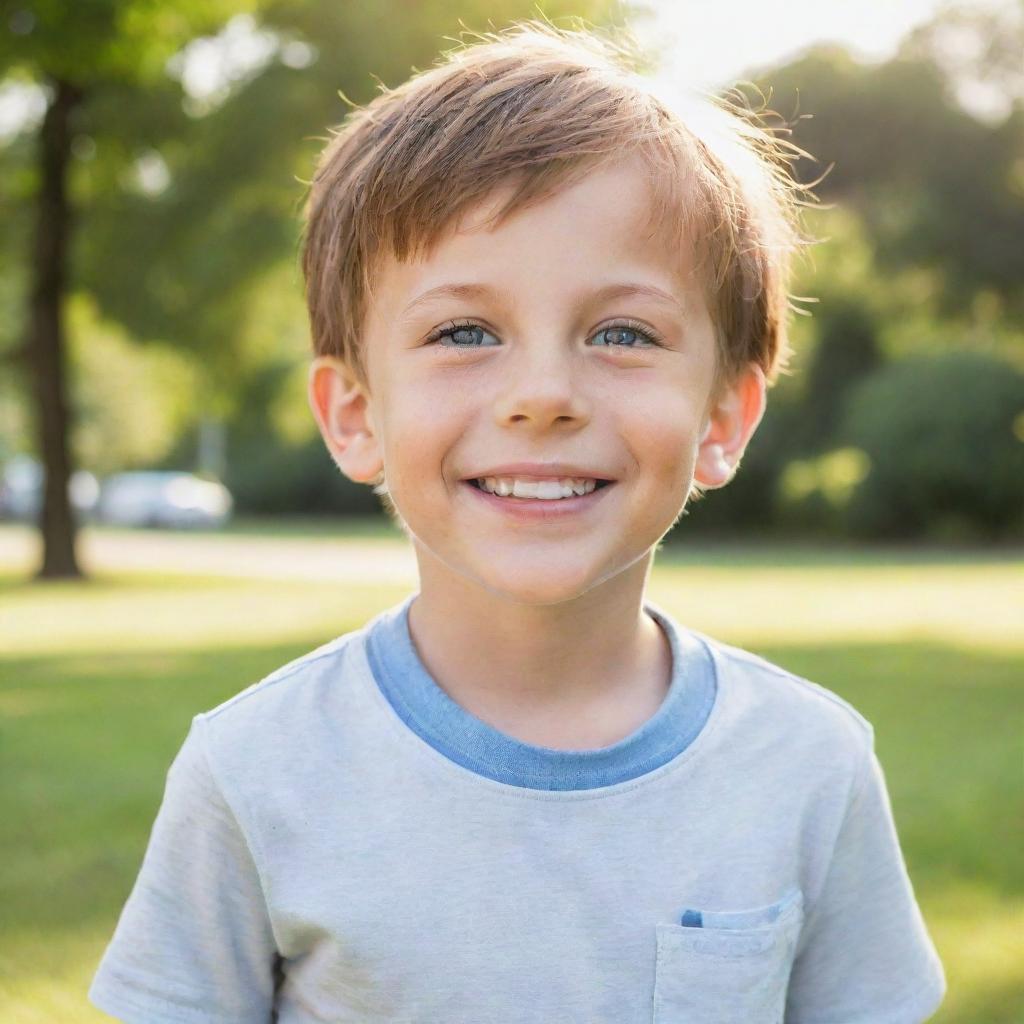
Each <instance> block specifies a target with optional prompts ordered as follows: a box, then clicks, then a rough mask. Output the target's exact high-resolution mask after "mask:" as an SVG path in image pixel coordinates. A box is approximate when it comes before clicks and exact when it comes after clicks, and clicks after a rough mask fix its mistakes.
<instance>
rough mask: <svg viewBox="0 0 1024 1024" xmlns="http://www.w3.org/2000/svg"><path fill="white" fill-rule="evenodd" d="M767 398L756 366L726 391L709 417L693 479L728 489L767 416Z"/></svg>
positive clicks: (753, 365)
mask: <svg viewBox="0 0 1024 1024" xmlns="http://www.w3.org/2000/svg"><path fill="white" fill-rule="evenodd" d="M766 395H767V384H766V382H765V377H764V372H763V371H762V369H761V367H760V366H758V365H757V364H756V363H751V364H750V365H749V366H748V367H747V369H746V370H745V371H744V372H743V373H742V374H741V376H740V377H739V378H738V379H737V380H736V381H735V382H734V383H733V384H731V385H729V386H728V387H727V388H726V389H725V390H724V391H723V393H722V395H721V397H720V398H719V399H718V401H717V402H716V403H715V404H714V407H713V408H712V409H711V412H710V413H709V415H708V421H707V424H706V425H705V427H704V429H703V431H702V436H701V440H700V444H699V445H698V447H697V464H696V466H695V467H694V474H693V476H694V480H695V481H696V482H697V483H698V484H700V485H701V486H702V487H706V488H717V487H724V486H725V485H726V484H727V483H728V482H729V481H730V480H731V479H732V478H733V476H734V475H735V473H736V468H737V466H738V465H739V462H740V459H741V458H743V453H744V451H746V447H747V444H748V443H749V441H750V439H751V437H753V435H754V431H755V430H756V429H757V427H758V424H759V423H760V422H761V418H762V416H764V410H765V402H766Z"/></svg>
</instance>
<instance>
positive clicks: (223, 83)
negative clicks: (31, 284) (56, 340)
mask: <svg viewBox="0 0 1024 1024" xmlns="http://www.w3.org/2000/svg"><path fill="white" fill-rule="evenodd" d="M946 2H947V0H856V2H854V0H635V6H637V7H640V8H642V9H645V10H646V12H647V13H646V14H645V15H641V16H638V17H637V18H635V19H634V21H633V25H634V29H635V31H636V34H637V36H638V37H639V39H640V41H641V43H643V44H644V45H645V47H647V48H649V49H651V50H652V51H654V52H655V53H660V54H661V55H662V67H661V70H660V72H659V73H658V75H657V76H656V77H657V80H658V82H659V84H660V85H661V86H662V87H663V88H665V89H668V90H674V89H676V88H680V87H681V88H696V89H709V90H715V91H717V90H719V89H721V88H723V87H726V86H731V85H733V84H734V83H735V82H736V81H737V80H739V79H741V78H743V77H744V76H747V75H750V74H752V73H753V72H755V71H756V70H757V69H758V68H759V67H762V66H769V65H775V64H779V63H782V62H784V61H786V60H788V59H790V58H792V57H795V56H796V55H797V54H799V53H800V52H801V51H803V50H805V49H807V48H808V47H809V46H812V45H814V44H815V43H818V42H823V41H834V42H838V43H841V44H843V45H844V46H846V47H847V48H848V49H850V50H851V51H852V52H853V54H854V55H855V56H856V57H858V58H860V59H862V60H885V59H886V58H887V57H889V56H891V55H892V54H893V53H894V52H895V51H896V49H897V47H898V45H899V41H900V39H901V38H902V37H903V36H904V35H905V34H906V33H907V32H908V31H909V30H910V29H912V28H914V27H915V26H917V25H920V24H922V23H923V22H925V21H928V20H929V19H930V18H931V17H932V15H933V14H935V12H936V11H937V10H938V9H939V8H941V7H942V6H945V4H946ZM1018 3H1019V0H962V2H961V3H960V4H959V6H963V7H973V8H986V9H990V8H993V7H994V8H997V9H999V8H1001V9H1006V8H1012V7H1015V6H1016V5H1017V4H1018ZM299 50H301V52H298V51H299ZM274 58H276V59H280V60H282V61H284V62H285V63H288V64H290V65H291V66H295V67H301V66H305V64H308V63H309V62H310V61H311V60H313V59H315V48H314V47H311V46H307V45H305V44H302V43H287V44H283V45H278V44H277V43H275V42H274V41H273V39H271V38H269V37H268V35H267V33H265V32H263V31H262V30H261V29H260V28H259V26H258V25H257V24H256V23H255V22H254V21H253V19H252V18H251V17H249V16H248V15H240V16H238V17H236V18H234V19H232V21H231V23H230V24H229V25H228V26H227V27H226V28H225V30H224V31H223V32H221V33H220V35H219V36H218V37H215V38H213V39H211V40H199V41H196V42H194V43H192V44H190V45H189V47H187V48H186V50H185V51H184V52H183V53H182V54H181V55H179V57H178V58H177V60H176V62H175V61H172V62H171V69H172V73H173V74H175V75H176V76H178V77H180V78H181V79H182V84H183V85H184V86H185V91H186V93H187V97H188V101H190V102H192V103H193V104H197V105H198V106H197V110H198V109H199V108H201V107H202V105H203V104H206V105H209V102H210V100H211V99H213V100H216V99H217V98H218V96H219V95H220V94H224V95H226V93H227V87H228V86H230V84H231V82H233V81H236V80H238V79H239V78H244V77H245V76H246V75H247V74H249V73H251V72H252V71H253V70H255V69H257V68H258V67H259V66H260V65H261V64H262V63H265V62H266V61H267V60H269V59H274ZM987 102H988V101H987V100H986V97H985V96H984V95H982V96H979V97H978V112H979V113H980V112H981V111H982V109H984V107H985V105H986V103H987ZM44 110H45V98H44V95H43V93H42V92H41V90H39V89H38V88H35V87H32V86H28V85H24V84H21V83H11V84H8V85H6V86H3V85H0V143H2V142H3V140H4V139H5V138H9V137H11V136H12V135H14V134H15V133H17V132H18V131H19V130H23V129H24V128H26V127H31V126H33V125H34V124H36V123H38V121H39V119H40V118H41V117H42V115H43V111H44Z"/></svg>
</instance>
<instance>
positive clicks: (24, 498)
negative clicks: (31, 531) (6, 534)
mask: <svg viewBox="0 0 1024 1024" xmlns="http://www.w3.org/2000/svg"><path fill="white" fill-rule="evenodd" d="M44 476H45V471H44V470H43V466H42V463H40V462H39V461H38V460H36V459H34V458H32V456H31V455H15V456H14V457H13V458H11V459H9V460H8V461H7V462H6V463H5V464H4V466H3V468H2V469H0V519H2V518H7V519H19V520H23V521H25V522H35V521H36V520H37V519H38V518H39V505H40V502H41V501H42V494H43V479H44ZM99 493H100V485H99V481H98V480H97V479H96V477H95V476H93V474H92V473H90V472H89V471H88V470H86V469H78V470H75V472H74V473H72V474H71V478H70V480H68V499H69V500H70V502H71V505H72V507H73V508H74V509H75V511H76V512H78V514H79V516H80V517H81V518H83V519H88V518H90V516H91V515H92V513H93V511H94V510H95V508H96V501H97V499H98V498H99Z"/></svg>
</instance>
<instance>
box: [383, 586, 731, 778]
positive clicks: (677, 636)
mask: <svg viewBox="0 0 1024 1024" xmlns="http://www.w3.org/2000/svg"><path fill="white" fill-rule="evenodd" d="M417 593H418V592H416V593H413V594H410V595H409V596H408V597H407V598H405V600H403V601H402V602H401V603H400V604H398V605H395V606H394V607H393V608H391V609H388V610H387V611H386V612H383V613H382V614H381V615H379V616H377V618H376V619H374V620H373V621H372V622H371V624H370V627H369V629H368V630H367V634H366V641H367V643H366V653H367V657H368V659H369V662H370V668H371V669H372V671H373V675H374V677H375V679H376V682H377V685H378V687H379V688H380V690H381V693H383V695H384V697H385V698H386V699H387V701H388V703H389V704H390V705H391V707H392V708H393V709H394V711H395V713H396V714H397V715H398V716H399V717H400V718H401V719H402V721H403V722H405V724H406V725H407V726H408V727H409V728H410V729H412V731H413V732H415V733H416V734H417V735H418V736H419V737H420V738H421V739H422V740H424V741H425V742H427V743H429V744H430V746H432V747H433V748H434V749H435V750H437V751H438V752H439V753H441V754H443V755H444V756H445V757H447V758H448V759H449V760H451V761H454V762H455V763H456V764H460V765H462V766H463V767H464V768H468V769H469V770H470V771H473V772H476V773H477V774H478V775H482V776H484V777H486V778H488V779H494V780H496V781H497V782H504V783H507V784H509V785H512V786H525V787H527V788H529V789H595V788H598V787H600V786H610V785H612V784H614V783H617V782H625V781H627V780H628V779H634V778H637V777H638V776H640V775H645V774H646V773H647V772H650V771H653V770H654V769H655V768H659V767H661V765H663V764H666V763H667V762H668V761H671V760H672V758H674V757H675V756H676V755H678V754H680V753H681V752H682V751H684V750H685V749H686V748H687V747H688V746H689V745H690V744H691V743H692V742H693V740H694V739H695V738H696V737H697V735H698V734H699V733H700V731H701V729H702V728H703V726H704V723H705V722H706V721H707V718H708V715H709V714H710V713H711V708H712V705H713V704H714V701H715V694H716V691H717V684H716V680H715V669H714V662H713V661H712V657H711V653H710V651H709V650H708V648H707V644H706V643H705V642H704V641H703V640H702V639H700V638H699V637H698V636H696V635H695V634H693V633H689V632H686V631H683V630H681V629H680V628H679V627H677V626H676V624H675V623H674V622H673V620H672V619H671V617H670V616H669V615H668V614H667V613H665V612H663V611H661V610H660V609H658V608H656V607H654V606H652V605H651V604H650V603H648V602H645V603H644V610H645V611H646V612H647V613H648V614H649V615H650V616H651V617H652V618H653V619H654V620H655V622H657V623H658V624H659V625H660V626H661V628H662V629H663V630H664V632H665V634H666V635H667V636H668V639H669V643H670V645H671V648H672V681H671V685H670V687H669V691H668V693H667V694H666V696H665V699H664V700H663V701H662V703H661V707H660V708H659V709H658V710H657V712H655V714H654V715H653V716H652V717H651V718H649V719H648V720H647V721H646V722H644V723H643V725H641V726H640V727H639V728H638V729H636V730H635V731H634V732H632V733H630V734H629V735H628V736H626V737H624V738H623V739H621V740H619V741H618V742H617V743H614V744H613V745H612V746H610V747H600V748H597V749H594V750H556V749H553V748H551V747H539V746H534V745H533V744H531V743H524V742H522V741H521V740H517V739H514V738H513V737H512V736H509V735H507V734H505V733H503V732H501V731H499V730H498V729H495V728H494V727H493V726H491V725H488V724H487V723H486V722H484V721H482V720H481V719H479V718H477V717H476V716H475V715H473V714H471V713H470V712H468V711H466V710H465V708H463V707H462V706H461V705H460V704H457V703H456V702H455V701H454V700H452V699H451V697H449V696H448V694H447V693H445V692H444V690H442V689H441V687H440V686H438V684H437V683H436V682H435V681H434V679H433V678H432V677H431V676H430V674H429V673H428V672H427V669H426V666H425V665H424V664H423V662H422V661H421V660H420V657H419V654H418V653H417V651H416V648H415V647H414V645H413V642H412V635H411V633H410V632H409V606H410V605H411V604H412V602H413V600H414V599H415V598H416V596H417Z"/></svg>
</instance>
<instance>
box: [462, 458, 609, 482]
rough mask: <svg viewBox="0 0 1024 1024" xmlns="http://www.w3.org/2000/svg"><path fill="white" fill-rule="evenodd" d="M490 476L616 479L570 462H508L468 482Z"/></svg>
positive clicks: (482, 472)
mask: <svg viewBox="0 0 1024 1024" xmlns="http://www.w3.org/2000/svg"><path fill="white" fill-rule="evenodd" d="M489 476H506V477H508V476H514V477H518V478H520V479H521V480H525V479H527V478H529V477H536V478H537V479H539V480H555V479H561V478H563V477H577V478H581V479H584V480H608V481H611V480H613V479H614V477H610V476H604V475H603V473H602V472H600V471H597V470H593V469H586V468H585V467H583V466H576V465H572V464H571V463H568V462H508V463H506V464H505V465H503V466H492V467H491V468H490V469H482V470H480V471H479V472H477V473H473V474H471V475H470V476H468V477H465V479H466V480H483V479H484V478H486V477H489Z"/></svg>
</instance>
